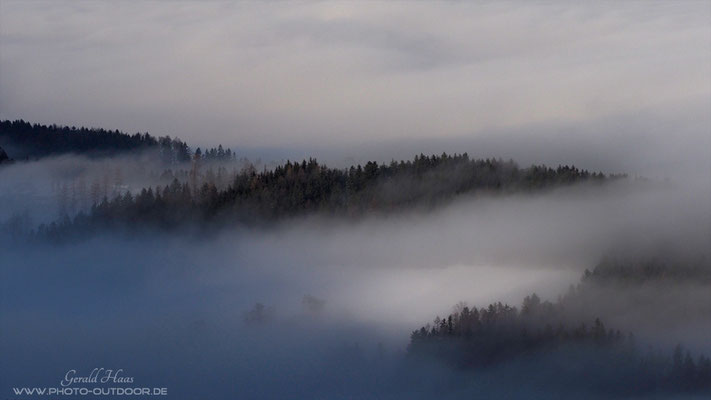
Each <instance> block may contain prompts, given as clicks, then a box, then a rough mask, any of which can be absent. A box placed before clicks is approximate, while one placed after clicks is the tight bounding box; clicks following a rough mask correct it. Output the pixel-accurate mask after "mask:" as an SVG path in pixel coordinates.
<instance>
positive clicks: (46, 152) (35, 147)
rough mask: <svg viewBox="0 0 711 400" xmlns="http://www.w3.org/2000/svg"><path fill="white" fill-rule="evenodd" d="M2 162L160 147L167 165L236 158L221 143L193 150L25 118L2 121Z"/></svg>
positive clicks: (167, 141) (173, 142) (142, 136)
mask: <svg viewBox="0 0 711 400" xmlns="http://www.w3.org/2000/svg"><path fill="white" fill-rule="evenodd" d="M0 145H2V146H4V147H5V149H6V150H4V151H3V150H1V148H0V162H2V161H3V160H2V158H3V156H2V154H6V153H5V152H6V151H7V152H11V154H9V155H7V154H6V156H7V158H8V159H9V158H14V159H16V160H30V159H40V158H43V157H48V156H55V155H60V154H83V155H87V156H113V155H117V154H122V153H127V152H136V151H141V150H149V149H151V150H157V152H158V157H159V158H160V160H161V161H162V162H164V163H165V164H181V163H189V162H190V161H191V160H193V159H194V158H195V157H198V158H203V159H206V160H228V159H232V158H234V157H235V155H234V153H233V152H232V150H230V149H226V150H225V149H223V148H222V145H219V146H218V147H216V148H212V149H207V150H205V151H203V150H201V149H200V148H198V149H197V150H196V151H195V152H192V151H191V149H190V147H189V146H188V145H187V143H185V142H183V141H182V140H180V139H178V138H171V137H170V136H161V137H156V136H152V135H150V134H148V133H135V134H133V135H129V134H127V133H124V132H120V131H118V130H106V129H101V128H85V127H80V128H77V127H75V126H71V127H69V126H59V125H54V124H52V125H42V124H32V123H30V122H27V121H24V120H15V121H10V120H3V121H0Z"/></svg>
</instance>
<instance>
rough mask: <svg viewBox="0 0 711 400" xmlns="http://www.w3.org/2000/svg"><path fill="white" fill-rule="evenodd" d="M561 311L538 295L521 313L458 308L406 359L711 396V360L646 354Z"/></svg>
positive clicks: (415, 338) (421, 334) (684, 353)
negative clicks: (506, 367)
mask: <svg viewBox="0 0 711 400" xmlns="http://www.w3.org/2000/svg"><path fill="white" fill-rule="evenodd" d="M562 308H563V305H562V304H560V303H556V304H554V303H551V302H548V301H546V302H541V300H540V298H539V297H538V296H537V295H535V294H533V295H531V296H528V297H526V299H525V300H524V301H523V304H522V306H521V309H520V310H519V309H517V308H516V307H511V306H509V305H505V304H502V303H495V304H491V305H489V306H488V307H485V308H480V309H477V308H476V307H473V308H469V307H466V306H462V305H460V306H459V307H458V309H457V310H456V311H455V312H454V313H452V314H450V315H448V316H447V317H445V318H439V317H437V318H435V320H434V322H433V323H432V324H427V325H425V326H423V327H421V328H420V329H417V330H415V331H413V332H412V334H411V336H410V343H409V345H408V348H407V352H408V355H409V356H410V357H413V358H415V359H425V360H432V359H434V360H439V361H441V362H444V363H445V364H447V365H450V366H452V367H453V368H457V369H462V370H482V369H485V368H491V367H497V366H501V365H503V364H506V363H513V364H515V363H517V362H518V363H519V364H518V365H519V366H520V367H521V368H524V369H525V370H524V371H523V373H527V374H532V373H536V372H537V371H542V370H547V371H548V372H550V373H552V374H553V375H555V376H557V379H559V380H560V381H562V382H566V381H567V382H568V383H570V384H572V385H581V384H588V385H590V388H591V389H595V390H602V391H605V392H607V393H608V394H612V393H614V394H635V395H640V394H643V393H659V392H662V393H663V392H709V391H711V360H710V359H709V358H708V357H706V356H704V355H699V356H697V357H693V356H692V355H691V353H690V352H689V351H688V350H684V349H683V347H681V346H680V345H678V346H677V347H676V348H675V349H674V350H673V352H671V353H670V354H665V353H663V352H660V351H658V350H654V349H648V350H646V351H642V350H640V348H639V347H640V346H638V345H637V343H636V339H635V337H634V336H633V335H632V334H629V333H628V334H623V333H621V332H620V331H619V330H613V329H609V328H607V327H606V326H605V324H604V323H603V322H602V321H601V320H600V319H595V320H594V322H593V323H591V324H585V323H578V324H573V323H571V322H570V320H569V319H568V318H566V317H564V316H563V315H562V314H563V311H562ZM575 371H578V372H577V375H576V372H575ZM580 371H584V372H583V373H582V374H581V372H580ZM560 381H559V382H558V383H560Z"/></svg>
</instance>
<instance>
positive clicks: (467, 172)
mask: <svg viewBox="0 0 711 400" xmlns="http://www.w3.org/2000/svg"><path fill="white" fill-rule="evenodd" d="M202 160H203V158H198V157H194V159H193V162H192V163H191V164H190V169H189V170H187V171H185V170H184V171H176V172H171V171H167V172H168V176H172V177H173V178H172V183H170V184H167V185H165V186H156V187H148V188H144V189H142V190H140V191H133V192H131V191H127V192H123V193H121V194H117V195H115V196H114V197H113V198H109V197H104V199H103V200H99V201H96V202H95V203H94V205H93V206H92V207H91V209H90V210H89V211H88V212H82V213H79V214H78V215H76V216H75V217H74V218H71V216H66V217H64V218H62V222H59V223H56V224H52V225H50V226H45V227H43V228H42V229H41V230H40V231H41V232H44V233H48V234H50V235H54V234H55V233H56V235H57V236H62V235H65V234H67V233H69V232H87V231H89V232H91V231H94V230H96V229H109V230H113V229H115V228H130V229H134V228H141V227H153V228H156V227H157V228H164V229H173V228H176V227H178V226H181V225H182V226H185V225H186V224H188V223H190V224H195V223H197V224H201V225H203V224H206V223H207V224H210V225H215V224H217V225H229V224H234V223H238V224H242V223H246V224H250V223H263V222H270V221H276V220H281V219H283V218H289V217H294V216H299V215H305V214H308V213H318V214H321V215H330V216H337V217H344V216H345V217H353V216H358V215H362V214H364V213H368V212H381V213H389V212H397V211H401V210H405V209H409V208H412V207H422V208H433V207H436V206H439V205H442V204H444V203H446V202H448V201H451V200H452V199H454V198H455V197H457V196H460V195H463V194H470V195H471V194H474V193H490V194H506V193H519V192H531V191H538V190H543V189H546V188H555V187H561V186H565V185H571V184H575V183H582V182H590V183H595V184H602V183H604V182H606V181H608V180H610V179H615V178H617V177H618V176H616V175H609V176H606V175H604V174H602V173H600V172H589V171H585V170H579V169H578V168H575V167H569V166H560V167H558V168H555V169H554V168H549V167H546V166H542V165H534V166H531V167H527V168H521V167H519V166H518V165H517V164H516V163H515V162H513V161H504V160H497V159H470V158H469V156H468V155H467V154H466V153H465V154H455V155H448V154H442V155H440V156H434V155H433V156H425V155H419V156H416V157H415V158H414V160H408V161H399V162H396V161H392V162H391V163H389V164H378V163H376V162H372V161H371V162H368V163H366V164H365V166H361V165H358V166H352V167H350V168H346V169H338V168H329V167H327V166H325V165H322V164H319V163H318V162H317V161H316V160H314V159H311V160H308V161H307V160H304V161H302V162H296V163H292V162H286V163H285V164H283V165H279V166H277V167H275V168H274V169H271V170H267V169H265V170H263V171H261V172H258V171H256V170H255V169H254V168H253V167H247V168H244V169H242V170H241V171H239V172H238V171H236V170H233V171H232V172H228V171H227V170H226V169H225V168H224V167H221V166H220V167H219V168H218V169H217V171H214V170H213V169H212V167H211V166H210V164H209V163H208V164H204V163H203V162H202ZM164 175H165V174H164Z"/></svg>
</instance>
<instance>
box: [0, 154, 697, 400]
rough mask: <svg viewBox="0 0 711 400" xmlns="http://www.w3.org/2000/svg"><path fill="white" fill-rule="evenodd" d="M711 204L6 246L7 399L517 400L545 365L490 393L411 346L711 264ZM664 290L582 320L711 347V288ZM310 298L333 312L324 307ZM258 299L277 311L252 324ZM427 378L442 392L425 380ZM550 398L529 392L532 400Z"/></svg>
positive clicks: (641, 204)
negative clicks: (606, 288) (639, 270)
mask: <svg viewBox="0 0 711 400" xmlns="http://www.w3.org/2000/svg"><path fill="white" fill-rule="evenodd" d="M58 160H61V159H49V160H48V161H46V163H47V164H48V165H56V163H57V162H58ZM84 162H86V160H85V161H84ZM113 162H117V160H114V161H113ZM38 163H42V161H40V162H38ZM80 164H81V162H76V165H80ZM30 165H34V163H33V164H30ZM35 167H38V168H45V167H46V166H44V167H39V166H35ZM25 171H26V169H23V168H15V169H8V170H6V171H4V173H6V174H9V175H12V173H18V172H21V173H25ZM707 192H708V188H704V187H696V186H690V185H685V184H683V183H681V182H677V183H673V182H659V181H646V180H641V181H640V180H630V179H628V180H622V181H619V182H614V183H610V184H608V185H607V186H595V185H593V186H590V185H584V184H583V185H575V186H572V187H568V188H561V189H555V190H552V191H548V192H542V193H539V194H527V195H501V196H488V195H484V196H464V197H462V198H459V199H458V200H456V201H454V202H453V203H451V204H449V205H447V206H446V207H443V208H438V209H435V210H429V211H424V210H420V209H413V210H409V211H404V212H401V213H397V214H392V215H371V216H364V217H363V218H359V219H357V220H355V221H354V220H352V219H339V218H326V217H322V216H318V215H315V216H306V217H301V218H295V219H290V220H287V221H285V222H283V223H280V224H278V225H276V226H265V227H263V228H254V227H251V228H247V227H234V228H228V229H224V230H221V231H219V232H217V233H211V234H206V235H205V236H199V235H198V236H196V235H195V233H180V232H171V233H166V232H143V233H140V234H139V235H137V236H133V237H127V236H126V235H121V234H114V233H110V232H106V233H103V234H100V235H97V236H95V237H93V238H90V239H88V240H85V241H79V242H70V243H65V244H61V245H57V244H50V243H43V242H36V243H34V244H20V245H18V244H17V242H15V241H5V242H4V244H3V249H2V254H3V257H2V259H3V263H2V277H1V278H2V279H1V281H2V290H1V292H2V299H1V301H0V304H1V305H2V312H1V313H0V315H2V331H3V335H2V338H1V346H2V353H3V354H4V357H3V362H2V364H1V366H2V371H3V376H4V378H3V380H4V382H3V384H6V385H12V386H21V385H32V384H36V382H48V383H47V384H49V383H50V382H54V380H56V379H57V377H58V376H61V374H63V373H64V372H66V371H65V370H66V369H67V367H68V366H70V367H71V368H75V369H77V370H83V371H87V373H88V371H90V370H91V369H92V368H94V367H96V366H98V365H107V366H116V368H118V367H121V368H124V369H125V370H126V371H129V369H130V371H132V374H133V375H135V376H136V379H140V380H141V381H144V382H151V383H155V384H156V385H158V384H160V385H165V386H167V387H169V388H170V389H169V390H170V394H171V397H172V398H173V397H174V398H192V397H194V396H198V395H204V394H205V393H209V394H210V397H211V398H232V397H234V396H235V395H238V396H239V397H241V398H284V397H294V398H301V397H317V398H318V397H324V398H334V397H335V398H339V397H349V398H350V397H364V398H367V397H370V396H378V397H385V398H429V397H431V396H433V395H435V394H437V395H440V394H441V395H442V396H444V397H445V398H458V397H459V396H462V395H464V394H465V393H470V394H471V393H478V394H482V393H490V394H491V395H501V394H502V393H506V392H505V390H504V389H502V388H501V387H498V388H497V384H496V383H497V382H498V384H499V385H503V386H506V385H505V384H504V383H503V382H504V381H505V380H506V376H508V374H511V373H513V372H512V371H515V370H517V368H523V369H525V368H526V367H525V365H526V361H523V360H519V362H520V363H523V364H521V365H518V364H516V363H514V364H511V365H509V366H502V367H500V368H499V369H494V370H491V371H487V372H486V374H487V375H486V376H488V377H487V378H486V379H484V378H481V379H479V378H471V377H470V376H469V375H466V374H464V373H463V372H461V371H459V372H457V371H452V370H449V369H448V368H447V367H445V366H440V365H438V364H431V365H429V364H423V365H419V366H417V365H418V364H415V365H413V364H411V363H410V362H406V358H405V356H404V354H405V349H406V346H407V341H408V337H409V333H410V332H411V331H412V330H414V329H416V328H417V327H419V326H421V325H423V324H425V323H427V322H429V321H431V320H432V318H434V316H437V315H442V316H443V315H446V314H447V313H449V312H451V310H452V307H453V306H454V305H455V304H457V303H458V302H466V303H467V304H470V305H478V306H484V305H486V304H488V303H490V302H496V301H502V302H506V303H509V304H513V305H518V304H520V303H521V301H522V300H523V298H524V297H525V296H527V295H529V294H531V293H534V292H535V293H537V294H539V295H540V296H541V297H542V298H545V299H550V300H554V299H555V298H556V297H558V296H561V295H563V294H564V293H565V292H566V290H567V289H568V287H569V286H570V285H574V284H577V282H578V281H579V279H580V276H581V275H582V273H583V271H584V270H585V269H587V268H592V267H593V266H594V265H595V264H596V263H597V262H598V261H599V260H600V258H601V257H602V256H603V255H605V254H610V253H615V254H625V255H635V254H657V253H658V252H659V251H660V249H673V250H674V251H680V252H683V253H685V254H700V255H706V256H707V257H708V247H707V244H708V242H709V239H710V238H711V229H710V228H711V212H710V210H709V207H708V204H707V202H705V201H704V199H705V198H706V197H704V196H705V194H706V193H707ZM19 196H20V197H21V196H22V193H20V194H19ZM7 204H16V203H15V202H8V203H7ZM659 291H660V288H654V287H651V288H650V287H646V288H640V289H638V290H631V291H613V293H615V295H614V296H612V295H607V296H602V297H598V296H593V299H592V301H593V302H594V304H596V306H595V307H593V308H592V309H590V307H589V306H587V307H583V308H581V309H580V310H578V311H575V313H576V314H579V316H580V318H581V319H582V318H587V317H589V316H593V317H605V318H606V320H607V321H608V323H609V324H614V326H615V327H616V328H618V329H635V334H636V335H638V336H639V337H641V338H643V340H644V341H645V343H649V344H650V345H655V346H659V347H663V346H668V345H673V344H676V343H678V342H683V343H684V344H685V345H687V346H689V347H690V348H692V349H694V350H698V351H705V352H707V353H708V352H711V347H709V346H708V341H707V340H706V338H707V337H708V334H710V333H711V325H709V324H708V321H707V319H705V317H704V315H707V313H708V311H709V309H708V305H709V304H711V298H710V297H709V291H708V287H706V286H704V285H700V284H695V283H689V284H670V285H666V286H664V287H663V288H662V290H661V291H663V293H664V295H663V296H662V297H661V298H660V297H659V296H658V295H657V294H656V293H657V292H659ZM307 296H308V297H310V298H313V299H316V300H315V301H317V302H319V303H321V306H318V307H315V308H314V307H311V306H309V302H308V301H305V300H304V299H305V297H307ZM655 298H656V299H657V302H651V303H649V304H648V306H643V307H642V308H640V302H642V304H643V305H644V304H645V303H647V302H649V299H655ZM600 299H608V300H604V301H602V302H600ZM257 303H259V304H263V305H264V307H265V308H264V310H266V311H265V312H264V313H263V314H261V313H260V314H259V317H258V318H256V320H255V319H254V318H252V319H251V320H250V318H248V315H249V313H250V311H252V310H254V307H255V304H257ZM660 305H661V306H663V307H661V308H660V307H659V306H660ZM682 310H683V312H682ZM631 316H633V317H631ZM670 322H673V324H669V323H670ZM667 324H669V325H667ZM531 362H535V361H531ZM38 363H41V364H42V365H43V366H44V367H43V368H41V369H40V368H37V365H38ZM513 365H518V366H517V367H514V366H513ZM511 368H513V370H512V369H511ZM529 368H530V366H529ZM206 371H215V372H206ZM497 371H498V372H497ZM417 376H420V377H422V376H427V377H428V378H427V379H421V380H422V382H420V383H416V384H414V385H413V384H411V383H409V382H411V381H412V379H416V377H417ZM531 379H533V381H532V382H530V383H529V384H530V385H533V386H532V387H536V383H535V382H536V379H541V380H543V381H546V379H549V378H545V377H539V378H535V379H534V378H531ZM32 382H35V383H32ZM443 387H446V388H447V390H445V391H444V392H442V390H443V389H442V388H443ZM532 387H528V386H526V385H524V386H523V387H522V388H520V391H516V390H513V391H512V392H510V393H509V394H510V395H511V396H513V397H525V396H526V395H529V394H530V393H529V392H528V390H531V388H532ZM544 387H545V388H544V389H542V390H543V393H547V394H548V395H562V394H563V393H568V394H570V393H577V394H580V395H584V394H585V389H584V387H583V386H580V387H577V388H575V387H573V388H570V387H564V388H563V387H555V388H553V387H547V386H545V385H544Z"/></svg>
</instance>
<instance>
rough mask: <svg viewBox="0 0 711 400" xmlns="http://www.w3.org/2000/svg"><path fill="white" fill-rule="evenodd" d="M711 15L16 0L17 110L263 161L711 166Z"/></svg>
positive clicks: (6, 45) (687, 10)
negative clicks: (415, 158) (456, 158)
mask: <svg viewBox="0 0 711 400" xmlns="http://www.w3.org/2000/svg"><path fill="white" fill-rule="evenodd" d="M709 20H711V8H709V7H708V4H706V3H705V2H674V3H673V4H669V3H667V2H653V3H651V4H650V3H625V4H616V5H614V6H611V5H609V4H567V3H554V2H553V3H546V4H528V3H515V2H514V3H506V4H499V3H476V4H466V3H460V2H437V3H425V2H423V3H418V4H417V5H412V4H406V3H399V2H394V3H393V2H387V3H386V2H379V3H369V4H367V5H366V4H357V3H352V2H335V3H334V2H329V3H322V2H314V3H310V2H307V3H298V4H294V3H288V4H285V3H263V4H249V3H239V2H238V3H231V2H160V1H158V2H143V1H142V2H131V1H120V2H113V1H82V2H76V1H30V2H27V1H14V0H5V1H3V2H2V4H1V5H0V65H1V66H2V68H0V118H8V119H16V118H24V119H26V120H30V121H32V122H39V123H47V124H52V123H56V124H64V125H70V126H71V125H76V126H81V125H83V126H97V127H104V128H107V129H120V130H124V131H127V132H130V133H133V132H136V131H140V132H146V131H148V132H150V133H151V134H154V135H165V134H170V135H172V136H178V137H180V138H182V139H183V140H187V141H188V143H190V144H191V145H193V146H202V147H205V146H215V145H216V144H217V143H222V144H223V145H225V146H228V147H230V148H236V149H237V150H238V153H239V154H240V155H241V156H247V157H249V158H252V159H255V158H257V157H262V158H264V159H265V160H267V159H284V158H292V159H294V158H298V159H301V158H304V157H317V158H318V159H320V160H323V161H328V162H329V164H332V165H333V164H335V163H344V160H348V159H349V158H350V159H352V160H354V161H355V162H362V161H365V160H372V159H377V160H379V161H390V159H391V158H395V159H399V158H410V157H411V156H412V155H413V154H416V153H419V152H424V153H426V154H432V153H437V154H439V153H441V152H442V151H446V152H448V153H452V152H454V151H459V152H463V151H468V152H469V153H470V154H471V155H472V156H477V157H491V156H496V157H498V156H500V157H504V158H508V157H512V158H514V159H516V160H517V161H519V162H521V163H532V162H536V163H540V162H545V163H548V164H553V165H557V164H558V163H575V164H576V165H578V166H580V167H583V168H589V169H604V170H607V171H624V172H628V173H632V174H643V175H646V176H650V175H654V176H660V177H663V176H678V175H681V173H680V170H681V172H683V173H689V172H694V171H695V172H696V173H697V174H698V171H703V174H704V176H706V174H707V172H708V171H709V169H710V168H711V164H710V162H711V161H709V160H710V159H711V154H709V148H711V141H710V139H709V129H711V128H710V127H711V120H710V118H711V117H710V116H709V114H710V113H709V109H711V76H710V75H709V73H708V71H709V70H710V69H711V48H709V46H708V38H709V36H710V35H711V25H710V24H709V22H708V21H709ZM345 163H350V161H345Z"/></svg>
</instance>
